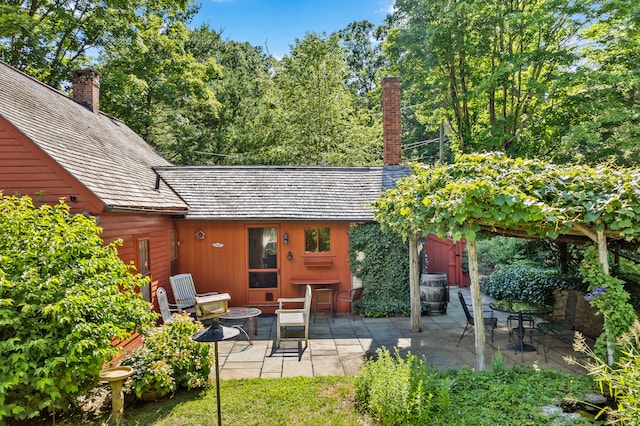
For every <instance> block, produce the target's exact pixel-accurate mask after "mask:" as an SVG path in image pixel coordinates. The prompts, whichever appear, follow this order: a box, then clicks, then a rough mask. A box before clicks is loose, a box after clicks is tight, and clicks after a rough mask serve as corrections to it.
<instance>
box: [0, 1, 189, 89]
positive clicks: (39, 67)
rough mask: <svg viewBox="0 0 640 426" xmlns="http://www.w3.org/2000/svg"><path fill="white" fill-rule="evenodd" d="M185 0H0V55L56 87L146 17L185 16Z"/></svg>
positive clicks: (127, 33)
mask: <svg viewBox="0 0 640 426" xmlns="http://www.w3.org/2000/svg"><path fill="white" fill-rule="evenodd" d="M189 3H190V2H189V1H188V0H179V1H173V0H171V1H165V0H160V1H155V0H154V1H147V0H133V1H126V2H122V1H119V0H100V1H89V0H61V1H55V2H53V1H37V0H27V1H19V2H16V1H2V2H0V58H1V59H2V60H4V61H6V62H8V63H9V64H10V65H13V66H15V67H16V68H18V69H21V70H23V71H25V72H27V74H29V75H31V76H33V77H35V78H37V79H38V80H40V81H43V82H45V83H47V84H49V85H51V86H53V87H55V88H58V87H60V86H61V85H62V83H63V82H64V81H69V79H70V76H71V71H73V70H74V69H77V68H80V67H82V66H84V65H86V64H87V63H88V62H89V60H90V57H91V56H93V55H95V53H96V51H97V52H101V51H102V50H103V49H105V48H108V47H109V45H110V44H111V43H113V42H114V41H117V40H120V39H124V38H127V37H129V36H130V35H131V33H135V32H136V30H137V29H138V28H139V27H138V26H144V23H145V22H146V21H147V20H158V19H160V20H163V19H168V20H170V19H174V18H176V16H182V18H183V19H184V18H185V17H186V16H189V15H190V14H192V13H193V12H194V10H193V9H192V8H191V9H190V7H189Z"/></svg>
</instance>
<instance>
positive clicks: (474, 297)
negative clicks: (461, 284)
mask: <svg viewBox="0 0 640 426" xmlns="http://www.w3.org/2000/svg"><path fill="white" fill-rule="evenodd" d="M467 250H468V251H469V277H470V278H471V284H470V285H469V287H470V290H471V304H472V308H473V323H474V327H473V331H474V335H475V344H476V361H477V363H478V366H477V368H478V371H484V369H485V365H484V344H485V340H486V338H485V333H484V314H483V312H482V293H480V279H479V277H478V252H477V251H476V241H475V240H471V241H467Z"/></svg>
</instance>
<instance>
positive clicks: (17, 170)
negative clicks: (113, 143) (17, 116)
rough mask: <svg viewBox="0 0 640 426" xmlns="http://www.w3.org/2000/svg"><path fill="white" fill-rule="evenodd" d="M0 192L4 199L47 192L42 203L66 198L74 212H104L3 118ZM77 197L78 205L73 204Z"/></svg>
mask: <svg viewBox="0 0 640 426" xmlns="http://www.w3.org/2000/svg"><path fill="white" fill-rule="evenodd" d="M0 190H2V192H3V193H4V194H5V195H14V194H21V195H29V196H30V197H32V198H33V199H34V201H40V197H39V196H36V194H37V193H39V192H41V191H45V192H46V194H45V195H44V198H43V199H42V201H44V202H45V203H48V204H55V203H57V202H58V201H59V200H60V198H65V199H66V202H67V204H69V206H70V207H71V208H72V211H73V212H82V211H88V212H96V211H102V209H103V208H104V206H103V204H102V203H101V202H100V201H99V200H98V199H97V198H96V197H95V196H93V194H92V193H91V192H90V191H88V190H87V189H86V188H84V187H83V186H82V185H81V184H80V183H79V182H78V181H77V180H75V179H74V178H73V177H72V176H71V175H70V174H69V173H67V171H66V170H64V169H63V168H62V167H60V165H58V164H57V163H56V162H55V161H53V160H52V159H51V158H50V157H49V156H48V155H46V154H45V153H44V152H43V151H42V150H41V149H40V148H39V147H37V146H36V145H35V144H34V143H33V142H32V141H31V140H30V139H28V138H26V137H25V136H24V135H23V134H22V133H20V132H19V131H17V130H16V129H15V128H14V127H13V126H12V125H10V124H9V123H8V122H7V121H6V120H5V119H3V118H0ZM71 195H74V196H75V197H76V201H71V200H70V196H71Z"/></svg>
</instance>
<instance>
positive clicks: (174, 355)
mask: <svg viewBox="0 0 640 426" xmlns="http://www.w3.org/2000/svg"><path fill="white" fill-rule="evenodd" d="M173 318H174V321H172V322H170V323H165V324H163V325H162V327H160V328H159V329H156V330H154V331H152V332H151V333H150V334H149V335H148V336H147V337H146V339H145V343H144V346H142V347H141V348H139V349H136V350H135V351H133V352H132V353H131V354H130V355H129V356H128V357H127V358H125V359H124V360H123V361H122V365H126V366H129V367H131V368H133V370H134V372H133V376H131V379H130V380H128V381H127V386H126V388H127V390H130V391H133V392H134V393H135V395H136V396H137V397H138V398H140V397H141V396H142V394H143V393H145V392H148V391H157V392H158V394H159V396H163V395H166V394H168V393H170V392H174V391H176V390H177V389H180V388H183V389H193V388H202V387H206V386H208V385H209V373H210V372H211V366H212V364H213V362H214V360H213V353H212V351H211V350H210V349H211V345H209V344H208V343H200V342H196V341H194V340H193V339H192V338H191V336H193V335H194V334H196V333H197V332H198V331H200V330H202V329H203V327H202V324H201V323H199V322H193V321H191V319H190V318H189V315H187V314H183V315H178V314H174V316H173Z"/></svg>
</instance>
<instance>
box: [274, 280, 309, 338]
mask: <svg viewBox="0 0 640 426" xmlns="http://www.w3.org/2000/svg"><path fill="white" fill-rule="evenodd" d="M288 303H296V304H298V305H299V304H300V303H304V305H303V307H302V308H295V309H285V304H288ZM310 310H311V286H310V285H307V287H306V289H305V296H304V297H296V298H280V299H278V309H276V322H277V324H276V326H277V332H276V348H280V342H281V341H283V340H302V339H303V338H304V341H305V348H306V347H308V346H309V313H310ZM287 327H296V328H299V327H302V328H303V332H304V333H303V335H304V337H300V336H295V337H291V336H287V333H285V332H284V331H285V330H284V329H286V328H287Z"/></svg>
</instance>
